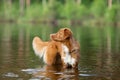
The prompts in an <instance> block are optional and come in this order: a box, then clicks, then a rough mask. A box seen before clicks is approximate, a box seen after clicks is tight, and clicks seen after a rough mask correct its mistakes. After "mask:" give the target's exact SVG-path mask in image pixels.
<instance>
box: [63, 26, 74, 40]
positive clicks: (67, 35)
mask: <svg viewBox="0 0 120 80" xmlns="http://www.w3.org/2000/svg"><path fill="white" fill-rule="evenodd" d="M71 36H72V31H71V30H70V29H69V28H65V29H64V40H65V39H67V38H70V37H71Z"/></svg>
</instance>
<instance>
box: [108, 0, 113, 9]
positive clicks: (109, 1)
mask: <svg viewBox="0 0 120 80" xmlns="http://www.w3.org/2000/svg"><path fill="white" fill-rule="evenodd" d="M111 7H112V0H108V8H111Z"/></svg>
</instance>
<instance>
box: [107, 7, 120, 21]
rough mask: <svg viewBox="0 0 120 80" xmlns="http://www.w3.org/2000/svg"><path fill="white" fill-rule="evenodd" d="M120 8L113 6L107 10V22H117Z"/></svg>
mask: <svg viewBox="0 0 120 80" xmlns="http://www.w3.org/2000/svg"><path fill="white" fill-rule="evenodd" d="M118 7H120V6H118V5H113V6H112V7H111V8H107V10H106V13H105V18H106V21H108V22H112V21H117V16H118V11H119V8H118Z"/></svg>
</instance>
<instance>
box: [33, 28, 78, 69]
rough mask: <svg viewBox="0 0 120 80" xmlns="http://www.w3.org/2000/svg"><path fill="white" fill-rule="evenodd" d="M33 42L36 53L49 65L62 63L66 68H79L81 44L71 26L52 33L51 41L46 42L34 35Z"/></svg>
mask: <svg viewBox="0 0 120 80" xmlns="http://www.w3.org/2000/svg"><path fill="white" fill-rule="evenodd" d="M32 44H33V50H34V52H35V54H36V55H38V56H39V57H43V61H44V62H45V63H46V64H47V65H56V64H61V65H62V66H63V67H64V68H69V67H72V68H77V66H78V62H79V58H80V54H79V53H80V45H79V43H78V42H77V41H76V40H75V39H74V37H73V33H72V31H71V30H70V29H69V28H62V29H60V30H59V31H58V32H57V33H54V34H50V41H46V42H45V41H42V40H41V39H40V38H39V37H34V39H33V42H32Z"/></svg>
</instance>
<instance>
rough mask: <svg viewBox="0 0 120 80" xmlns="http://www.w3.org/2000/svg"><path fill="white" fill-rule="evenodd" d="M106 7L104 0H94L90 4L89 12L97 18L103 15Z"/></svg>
mask: <svg viewBox="0 0 120 80" xmlns="http://www.w3.org/2000/svg"><path fill="white" fill-rule="evenodd" d="M106 7H107V6H106V2H105V0H94V2H93V4H92V6H91V13H92V14H93V15H94V16H95V17H97V18H98V17H101V16H103V15H104V13H105V9H106Z"/></svg>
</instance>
